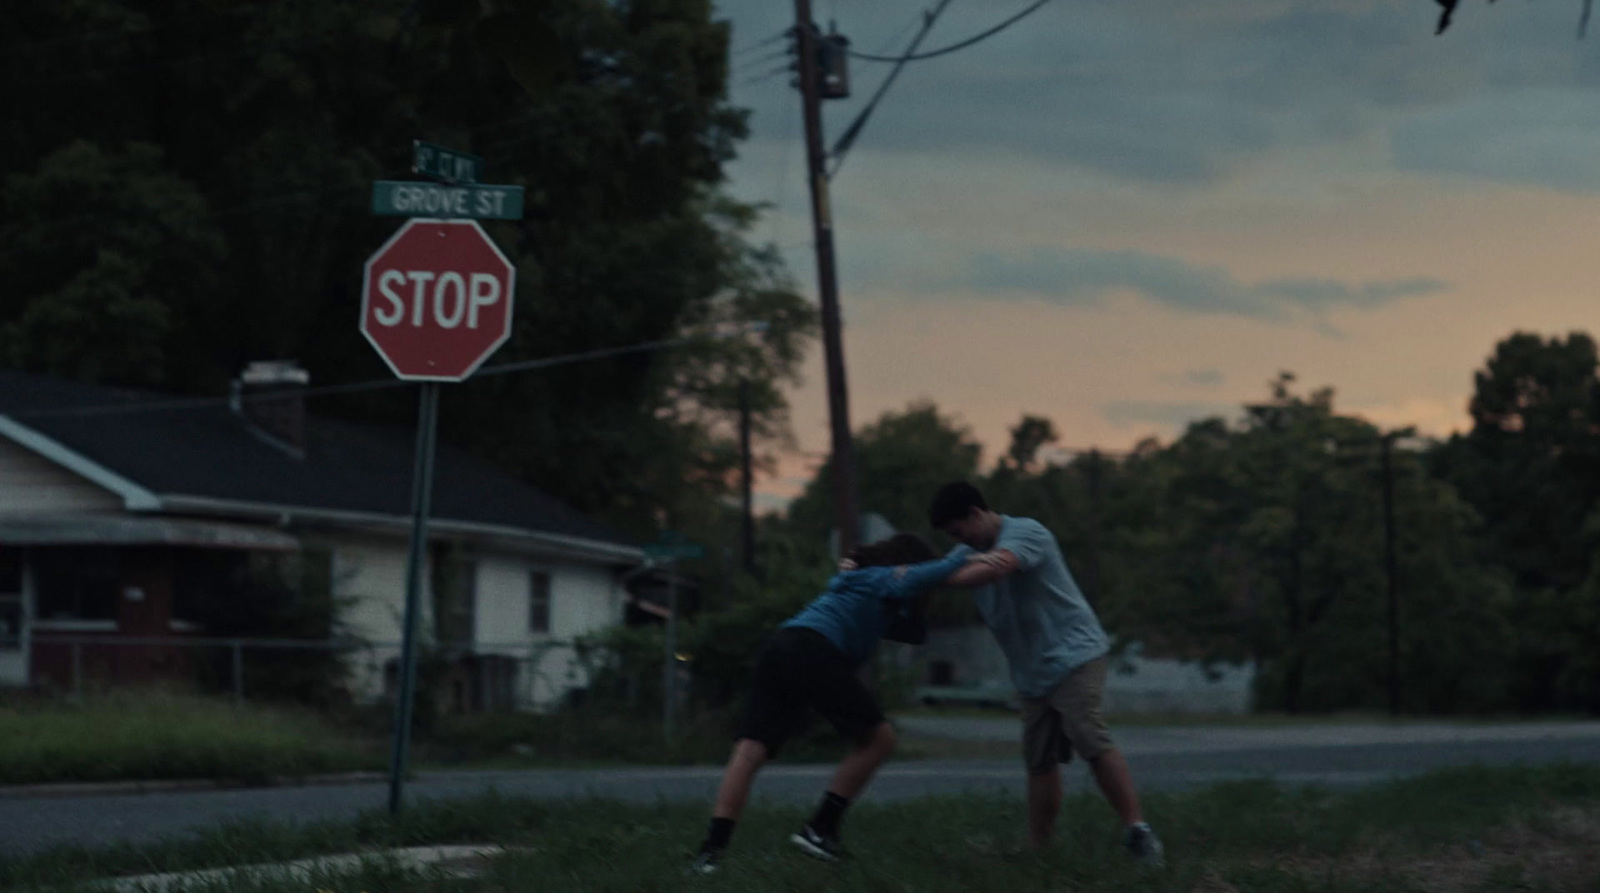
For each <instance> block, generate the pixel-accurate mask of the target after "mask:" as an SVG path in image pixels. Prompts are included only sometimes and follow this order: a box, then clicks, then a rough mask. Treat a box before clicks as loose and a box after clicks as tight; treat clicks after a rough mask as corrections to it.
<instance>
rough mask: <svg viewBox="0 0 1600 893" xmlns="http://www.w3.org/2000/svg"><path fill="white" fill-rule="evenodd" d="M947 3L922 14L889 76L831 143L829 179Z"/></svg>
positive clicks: (948, 0) (941, 3)
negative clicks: (920, 24)
mask: <svg viewBox="0 0 1600 893" xmlns="http://www.w3.org/2000/svg"><path fill="white" fill-rule="evenodd" d="M949 5H950V0H939V5H938V6H936V7H934V9H933V11H932V12H929V13H926V14H924V15H923V18H922V27H921V28H920V29H919V30H918V31H917V36H916V37H913V38H912V39H911V46H909V47H907V48H906V52H905V54H904V55H902V56H901V57H900V61H899V62H896V63H895V65H894V68H893V69H891V70H890V71H889V76H888V77H886V78H884V79H883V83H881V84H879V85H878V89H877V91H876V92H874V93H873V94H872V98H871V99H869V100H867V104H866V106H865V107H864V108H862V109H861V112H860V114H857V115H856V119H855V120H854V121H852V122H850V126H849V127H847V128H845V131H844V133H843V134H842V135H840V137H839V141H838V142H836V143H834V144H833V149H832V150H831V151H829V152H828V155H829V156H831V157H832V158H833V170H831V171H828V177H829V178H830V179H831V178H832V177H834V176H835V175H837V174H838V173H839V168H841V167H843V166H844V154H845V153H846V152H848V151H850V146H851V145H852V144H854V143H855V141H856V137H858V136H860V135H861V128H863V127H865V126H866V124H867V119H868V118H870V117H872V112H873V110H875V109H876V108H877V107H878V102H879V101H880V100H882V99H883V96H884V94H885V93H888V92H889V87H890V85H892V84H893V83H894V81H895V78H897V77H899V76H900V71H901V70H902V69H904V68H905V67H906V62H907V61H909V60H910V58H911V57H912V56H914V55H915V54H916V52H917V47H918V46H920V45H921V44H922V40H923V38H925V37H927V36H928V32H930V31H932V30H933V23H934V22H937V21H938V20H939V16H940V15H942V14H944V10H945V7H947V6H949Z"/></svg>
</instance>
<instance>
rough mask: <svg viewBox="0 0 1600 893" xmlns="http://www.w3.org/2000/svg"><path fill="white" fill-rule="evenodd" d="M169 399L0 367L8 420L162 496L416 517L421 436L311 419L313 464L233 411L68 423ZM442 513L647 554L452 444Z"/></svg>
mask: <svg viewBox="0 0 1600 893" xmlns="http://www.w3.org/2000/svg"><path fill="white" fill-rule="evenodd" d="M172 399H174V398H172V397H171V396H169V395H160V394H150V393H141V392H134V391H126V390H120V389H114V388H106V387H100V386H96V385H86V384H82V383H79V382H73V381H66V380H63V379H59V378H52V377H48V376H41V375H32V374H28V373H21V372H13V371H6V370H0V414H5V415H9V416H11V417H12V418H13V419H14V420H16V421H17V422H19V423H21V424H23V425H26V426H27V427H29V428H32V429H33V430H35V431H38V432H39V433H41V434H43V435H45V436H46V437H49V438H51V439H52V440H55V441H57V442H59V443H61V444H62V445H63V446H65V447H67V448H69V449H71V450H73V451H75V452H77V453H80V454H81V455H83V456H85V457H86V458H88V459H90V460H92V461H94V462H96V463H97V464H99V465H101V466H103V467H105V468H107V469H110V470H111V471H113V472H115V473H117V474H118V475H121V476H122V477H124V478H127V479H128V480H130V481H133V482H134V483H136V484H138V485H140V486H142V487H144V488H145V489H147V490H150V491H151V492H153V493H156V494H157V495H180V494H181V495H184V496H202V497H210V498H214V499H226V500H237V501H245V502H258V503H272V504H279V505H290V506H300V507H305V508H318V509H334V510H340V511H353V512H371V513H378V514H386V515H406V514H409V513H410V501H411V474H412V464H413V460H414V451H415V432H414V431H409V430H402V429H389V428H378V427H373V426H366V425H356V424H351V423H348V422H340V421H334V420H329V419H318V418H315V417H312V416H307V419H306V449H305V453H306V455H305V458H304V459H297V458H295V457H292V456H290V455H288V454H287V453H286V452H284V451H283V450H281V449H279V448H277V447H275V446H272V445H271V444H269V443H266V442H264V441H263V440H262V439H261V438H259V437H257V436H255V435H254V434H253V433H252V432H251V431H250V429H249V428H248V427H247V426H246V425H245V423H244V422H243V421H242V420H241V419H240V418H239V417H238V416H236V415H235V414H234V413H233V412H232V411H231V410H229V409H228V408H227V407H225V406H214V405H213V406H206V407H199V408H196V407H190V408H178V409H157V408H153V407H152V408H151V409H147V410H141V411H131V412H110V413H103V412H102V413H94V414H60V412H59V411H60V410H66V409H76V408H82V407H90V406H94V407H99V406H108V405H137V404H140V403H156V402H166V401H170V400H172ZM435 469H436V470H435V482H434V493H433V510H432V515H433V516H434V517H436V518H441V519H449V520H453V521H467V522H475V523H480V524H495V525H501V526H506V527H516V528H521V529H525V530H534V531H539V532H542V533H552V534H560V535H565V536H571V537H579V538H582V539H588V540H599V541H601V542H607V543H616V544H622V545H636V544H635V543H634V542H633V541H632V540H630V539H628V538H627V537H624V536H622V535H621V534H619V533H617V532H616V531H614V530H612V529H611V528H609V527H607V526H606V525H604V524H601V523H600V522H598V521H595V520H594V519H592V518H589V517H588V516H586V515H584V514H583V513H581V512H579V511H577V510H575V509H573V508H571V507H569V506H567V505H564V504H562V503H561V502H558V501H557V500H555V499H553V498H552V497H550V496H548V495H546V494H545V493H542V492H540V491H539V490H537V489H535V488H533V487H530V486H528V485H527V484H524V483H522V482H520V481H518V480H516V479H515V478H513V477H512V476H510V475H508V474H506V473H505V472H503V471H501V470H500V469H498V468H496V467H495V466H493V465H492V464H490V463H488V462H486V461H483V460H481V459H478V458H476V457H474V456H471V455H469V454H467V453H466V452H464V451H462V450H458V449H454V448H451V447H448V446H445V445H443V444H441V445H440V446H439V452H438V459H437V465H436V466H435Z"/></svg>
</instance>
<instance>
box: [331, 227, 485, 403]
mask: <svg viewBox="0 0 1600 893" xmlns="http://www.w3.org/2000/svg"><path fill="white" fill-rule="evenodd" d="M515 285H516V270H515V268H513V267H512V266H511V262H510V261H508V260H506V256H505V255H504V254H501V253H500V249H499V248H497V247H496V246H495V244H494V242H493V241H492V240H490V238H489V237H488V235H486V234H485V233H484V231H483V228H482V227H480V226H478V224H477V222H476V221H472V220H429V219H414V220H408V221H406V222H405V225H403V226H401V227H400V230H399V231H398V232H396V233H395V234H394V235H393V236H392V237H390V239H389V241H388V242H386V243H384V245H383V247H382V248H379V249H378V250H377V251H376V252H374V253H373V255H372V257H370V258H368V260H367V270H366V276H365V277H364V279H363V281H362V285H361V334H363V335H365V336H367V340H368V341H370V342H372V346H373V347H374V348H376V349H377V351H378V353H379V354H381V355H382V356H383V358H384V360H385V361H387V362H388V364H389V368H391V369H393V370H394V374H395V375H397V376H399V377H400V378H405V379H414V380H420V381H462V380H464V379H466V378H467V377H468V376H470V375H471V374H472V373H473V371H474V370H476V369H477V368H478V366H479V364H481V363H482V362H483V361H484V360H485V359H487V358H488V356H489V354H492V353H494V351H495V349H496V348H498V347H499V346H500V345H502V344H504V343H505V342H506V339H508V338H510V337H511V308H512V305H513V296H514V292H513V289H514V288H515Z"/></svg>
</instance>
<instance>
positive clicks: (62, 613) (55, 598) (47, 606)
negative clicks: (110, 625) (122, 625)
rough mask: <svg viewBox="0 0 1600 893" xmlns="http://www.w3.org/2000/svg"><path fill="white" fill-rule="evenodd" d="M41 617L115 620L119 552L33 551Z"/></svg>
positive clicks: (48, 618) (42, 618) (118, 588)
mask: <svg viewBox="0 0 1600 893" xmlns="http://www.w3.org/2000/svg"><path fill="white" fill-rule="evenodd" d="M34 555H35V558H36V560H35V563H34V573H35V576H34V582H35V587H36V589H37V591H38V598H39V619H40V620H115V619H116V618H117V595H118V593H119V591H120V586H119V582H118V573H117V553H116V552H114V551H112V550H110V549H79V548H52V549H40V550H38V551H37V552H35V553H34Z"/></svg>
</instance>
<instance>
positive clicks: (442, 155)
mask: <svg viewBox="0 0 1600 893" xmlns="http://www.w3.org/2000/svg"><path fill="white" fill-rule="evenodd" d="M411 172H412V173H415V174H421V175H422V176H424V177H432V178H433V179H435V180H443V181H444V182H446V183H476V182H478V180H479V179H480V178H481V177H482V176H483V159H482V158H479V157H478V156H476V155H468V154H467V153H465V152H457V151H456V150H454V149H446V148H445V147H444V146H440V145H436V144H434V143H428V142H423V141H422V140H412V141H411Z"/></svg>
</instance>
